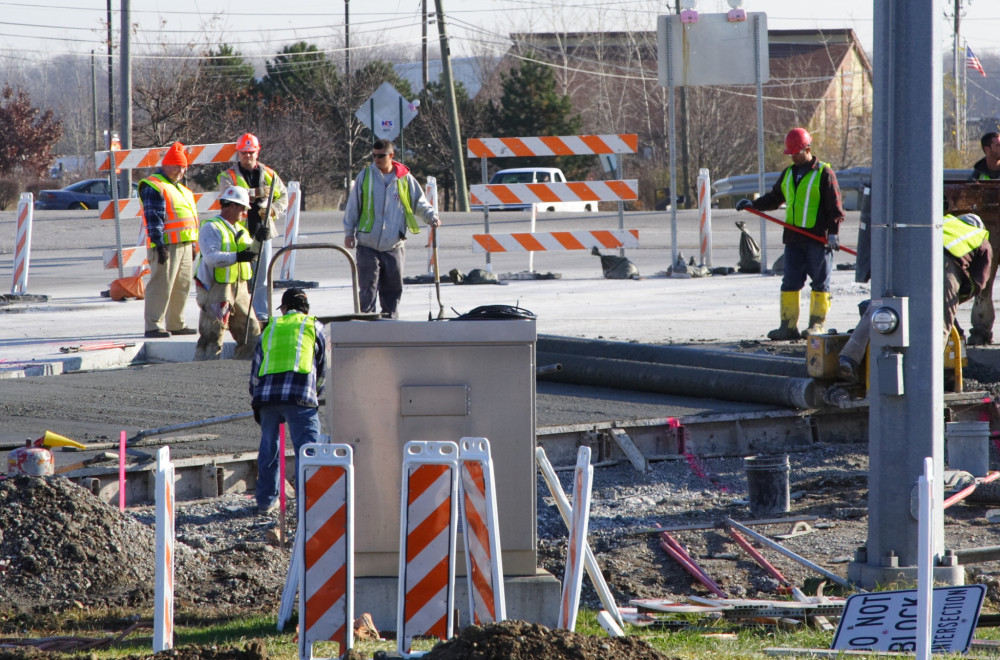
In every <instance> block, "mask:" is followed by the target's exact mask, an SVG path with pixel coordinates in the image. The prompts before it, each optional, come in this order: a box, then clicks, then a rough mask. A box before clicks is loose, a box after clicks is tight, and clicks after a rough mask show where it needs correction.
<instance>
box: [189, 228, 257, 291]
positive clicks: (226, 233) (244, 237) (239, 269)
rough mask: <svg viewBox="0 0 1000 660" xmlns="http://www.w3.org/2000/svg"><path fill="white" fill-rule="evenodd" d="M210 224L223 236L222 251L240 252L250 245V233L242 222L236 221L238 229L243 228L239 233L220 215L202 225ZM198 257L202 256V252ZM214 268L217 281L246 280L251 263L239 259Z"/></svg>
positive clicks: (247, 279) (248, 276)
mask: <svg viewBox="0 0 1000 660" xmlns="http://www.w3.org/2000/svg"><path fill="white" fill-rule="evenodd" d="M208 224H212V225H215V227H216V228H217V229H218V230H219V235H220V236H222V245H221V246H220V247H219V250H221V251H222V252H239V251H240V250H246V249H247V248H248V247H250V234H249V233H247V231H246V227H244V226H243V225H242V224H241V223H239V222H237V223H236V230H237V231H239V230H243V231H240V232H239V235H237V234H234V233H233V230H232V229H231V228H230V226H229V223H227V222H226V221H225V220H223V219H222V218H220V217H219V216H215V217H214V218H212V219H211V220H206V221H205V222H203V223H202V226H204V225H208ZM198 258H199V259H201V258H202V257H201V255H200V254H199V255H198ZM213 270H214V271H215V281H216V282H221V283H223V284H225V283H227V282H237V281H242V282H246V281H249V279H250V272H251V271H250V264H249V263H248V262H246V261H243V262H239V261H238V262H236V263H234V264H233V265H232V266H224V267H222V268H214V269H213Z"/></svg>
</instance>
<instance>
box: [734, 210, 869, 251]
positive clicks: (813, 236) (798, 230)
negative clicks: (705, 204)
mask: <svg viewBox="0 0 1000 660" xmlns="http://www.w3.org/2000/svg"><path fill="white" fill-rule="evenodd" d="M743 210H744V211H749V212H750V213H753V214H754V215H759V216H760V217H762V218H764V219H765V220H770V221H771V222H773V223H775V224H778V225H781V226H782V227H784V228H785V229H790V230H792V231H794V232H796V233H799V234H802V235H803V236H808V237H809V238H811V239H813V240H814V241H819V242H820V243H822V244H823V245H827V241H826V239H825V238H822V237H820V236H817V235H816V234H813V233H811V232H808V231H806V230H805V229H802V228H800V227H795V226H794V225H790V224H788V223H787V222H784V221H782V220H778V219H777V218H775V217H774V216H773V215H768V214H766V213H764V212H763V211H758V210H757V209H755V208H754V207H752V206H748V207H747V208H745V209H743ZM840 249H841V250H843V251H844V252H846V253H847V254H853V255H854V256H855V257H856V256H858V253H857V251H855V250H852V249H851V248H849V247H844V246H843V245H841V246H840Z"/></svg>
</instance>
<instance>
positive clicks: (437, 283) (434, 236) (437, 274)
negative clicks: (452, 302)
mask: <svg viewBox="0 0 1000 660" xmlns="http://www.w3.org/2000/svg"><path fill="white" fill-rule="evenodd" d="M431 243H432V245H433V250H432V253H431V254H432V255H433V257H432V258H433V262H434V291H435V292H436V293H437V299H438V320H439V321H440V320H441V319H443V318H444V304H442V303H441V270H440V268H438V233H437V227H431ZM427 315H428V317H429V316H430V312H428V313H427ZM427 320H428V321H430V320H431V319H430V318H428V319H427Z"/></svg>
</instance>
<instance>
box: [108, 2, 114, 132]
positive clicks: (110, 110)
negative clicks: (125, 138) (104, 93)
mask: <svg viewBox="0 0 1000 660" xmlns="http://www.w3.org/2000/svg"><path fill="white" fill-rule="evenodd" d="M113 45H114V41H113V40H112V33H111V0H108V136H109V139H110V135H111V131H114V130H115V69H114V62H113V61H112V58H111V50H112V46H113Z"/></svg>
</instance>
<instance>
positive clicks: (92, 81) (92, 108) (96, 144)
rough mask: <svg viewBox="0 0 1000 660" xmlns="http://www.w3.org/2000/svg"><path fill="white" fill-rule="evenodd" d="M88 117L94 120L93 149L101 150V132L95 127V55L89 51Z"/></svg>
mask: <svg viewBox="0 0 1000 660" xmlns="http://www.w3.org/2000/svg"><path fill="white" fill-rule="evenodd" d="M90 118H91V120H93V122H94V151H100V150H101V132H100V131H99V130H98V128H97V56H96V55H95V54H94V51H90Z"/></svg>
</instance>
